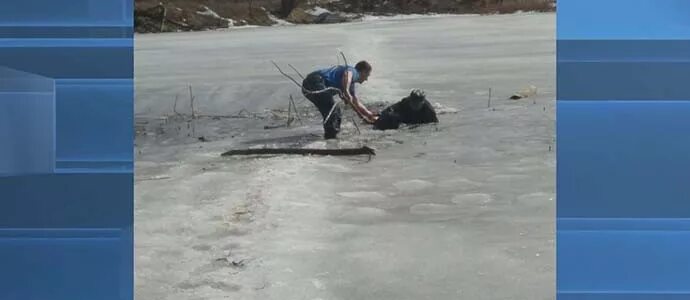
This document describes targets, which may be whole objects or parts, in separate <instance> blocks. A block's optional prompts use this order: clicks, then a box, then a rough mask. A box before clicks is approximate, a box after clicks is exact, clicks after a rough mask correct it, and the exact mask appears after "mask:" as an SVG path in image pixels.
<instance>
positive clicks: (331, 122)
mask: <svg viewBox="0 0 690 300" xmlns="http://www.w3.org/2000/svg"><path fill="white" fill-rule="evenodd" d="M302 87H304V89H306V90H307V91H320V90H323V89H326V83H325V81H324V80H323V77H321V75H320V74H319V73H318V72H313V73H311V74H309V75H307V77H306V78H304V81H303V82H302ZM307 91H305V90H303V91H302V93H303V94H304V96H305V97H306V98H307V99H309V101H311V103H313V104H314V105H315V106H316V108H318V109H319V112H321V116H322V117H323V118H324V119H325V118H326V117H327V116H328V113H329V112H330V111H331V108H332V107H333V105H334V104H335V103H336V100H335V99H334V97H335V95H338V92H337V91H335V90H329V91H325V92H321V93H317V94H311V93H308V92H307ZM340 119H341V112H340V107H338V106H336V107H335V110H333V113H332V114H331V116H330V117H329V118H328V120H327V121H326V122H325V123H324V124H323V131H324V138H325V139H334V138H336V136H337V135H338V133H339V132H340Z"/></svg>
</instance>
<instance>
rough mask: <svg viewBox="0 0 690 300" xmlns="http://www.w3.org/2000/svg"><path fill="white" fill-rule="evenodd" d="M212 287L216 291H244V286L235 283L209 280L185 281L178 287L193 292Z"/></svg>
mask: <svg viewBox="0 0 690 300" xmlns="http://www.w3.org/2000/svg"><path fill="white" fill-rule="evenodd" d="M205 286H207V287H210V288H212V289H216V290H221V291H224V292H238V291H239V290H241V289H242V286H240V285H237V284H234V283H225V282H220V281H213V280H208V279H202V280H193V281H192V280H190V281H185V282H182V283H180V284H178V285H177V287H179V288H181V289H184V290H192V289H198V288H201V287H205Z"/></svg>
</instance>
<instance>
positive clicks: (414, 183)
mask: <svg viewBox="0 0 690 300" xmlns="http://www.w3.org/2000/svg"><path fill="white" fill-rule="evenodd" d="M393 186H395V188H397V189H398V190H400V191H402V192H415V191H420V190H424V189H427V188H430V187H433V186H434V184H433V183H431V182H429V181H425V180H421V179H412V180H405V181H398V182H396V183H394V184H393Z"/></svg>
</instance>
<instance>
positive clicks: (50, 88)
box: [0, 66, 55, 177]
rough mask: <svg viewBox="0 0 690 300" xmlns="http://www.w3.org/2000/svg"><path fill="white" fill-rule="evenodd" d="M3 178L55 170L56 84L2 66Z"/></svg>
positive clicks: (0, 150) (0, 152) (0, 147)
mask: <svg viewBox="0 0 690 300" xmlns="http://www.w3.org/2000/svg"><path fill="white" fill-rule="evenodd" d="M0 139H2V140H3V142H2V143H0V177H1V176H9V175H23V174H47V173H51V172H53V170H54V167H55V83H54V81H53V80H52V79H50V78H45V77H41V76H36V75H34V74H29V73H26V72H21V71H17V70H12V69H8V68H5V67H2V66H0Z"/></svg>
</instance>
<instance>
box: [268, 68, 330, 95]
mask: <svg viewBox="0 0 690 300" xmlns="http://www.w3.org/2000/svg"><path fill="white" fill-rule="evenodd" d="M271 63H273V65H274V66H275V67H276V68H277V69H278V71H279V72H280V74H283V76H285V77H287V78H288V79H290V80H292V82H294V83H295V84H296V85H297V86H298V87H300V88H301V89H302V91H303V92H305V93H306V94H320V93H323V92H326V91H336V92H337V93H338V95H340V96H341V97H342V93H343V92H342V91H341V90H340V89H338V88H334V87H327V88H325V89H323V90H318V91H310V90H308V89H306V88H305V87H303V86H302V85H301V84H300V83H299V82H297V80H295V79H294V78H292V77H291V76H290V75H288V74H286V73H285V72H283V70H282V69H281V68H280V67H279V66H278V65H277V64H276V63H275V62H274V61H271Z"/></svg>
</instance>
